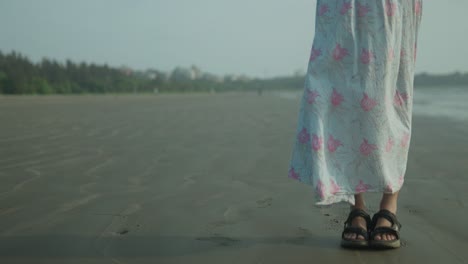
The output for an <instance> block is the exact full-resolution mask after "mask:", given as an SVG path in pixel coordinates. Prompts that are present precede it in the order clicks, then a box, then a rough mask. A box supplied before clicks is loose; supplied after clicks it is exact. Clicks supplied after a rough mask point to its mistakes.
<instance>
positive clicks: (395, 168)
mask: <svg viewBox="0 0 468 264" xmlns="http://www.w3.org/2000/svg"><path fill="white" fill-rule="evenodd" d="M422 9H423V7H422V1H421V0H383V1H375V0H317V13H316V14H317V16H318V17H317V19H316V24H315V26H316V30H315V36H314V41H313V44H312V48H311V51H310V57H309V65H308V67H309V69H308V71H307V73H308V75H307V76H306V82H305V87H304V89H305V91H304V93H303V98H302V99H303V100H301V104H302V105H301V107H300V111H299V118H298V123H297V132H296V135H295V138H294V141H295V142H294V149H293V151H292V157H291V161H290V164H289V168H288V170H289V171H288V177H289V178H291V179H294V180H298V181H300V182H302V183H305V184H309V185H311V186H313V190H314V192H315V194H316V198H317V201H316V204H318V205H328V204H333V203H338V202H348V203H351V204H353V203H354V194H356V193H362V192H395V191H398V190H400V188H401V187H402V185H403V183H404V175H405V170H406V164H407V154H408V152H409V145H410V138H411V122H409V121H411V114H412V113H411V112H410V110H411V109H412V107H411V106H412V103H413V102H412V97H411V95H412V94H413V82H412V80H413V78H414V70H415V61H416V53H417V36H418V31H419V25H420V22H421V17H422ZM396 23H399V24H396ZM384 25H386V26H388V27H390V28H392V29H395V30H391V31H387V30H382V29H383V28H384ZM402 69H404V70H402Z"/></svg>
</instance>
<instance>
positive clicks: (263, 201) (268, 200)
mask: <svg viewBox="0 0 468 264" xmlns="http://www.w3.org/2000/svg"><path fill="white" fill-rule="evenodd" d="M272 202H273V198H271V197H266V198H263V199H260V200H258V201H257V207H258V208H265V207H268V206H270V205H271V203H272Z"/></svg>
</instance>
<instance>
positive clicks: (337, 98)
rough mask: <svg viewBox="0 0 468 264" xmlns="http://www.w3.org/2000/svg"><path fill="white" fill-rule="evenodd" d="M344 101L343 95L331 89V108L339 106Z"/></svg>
mask: <svg viewBox="0 0 468 264" xmlns="http://www.w3.org/2000/svg"><path fill="white" fill-rule="evenodd" d="M343 101H344V97H343V95H342V94H341V93H340V92H338V91H337V90H336V89H335V88H333V93H332V96H331V103H332V105H333V106H335V107H336V106H340V105H341V103H342V102H343Z"/></svg>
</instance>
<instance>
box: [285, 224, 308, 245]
mask: <svg viewBox="0 0 468 264" xmlns="http://www.w3.org/2000/svg"><path fill="white" fill-rule="evenodd" d="M311 236H312V233H311V232H310V231H309V230H308V229H306V228H303V227H297V229H296V235H295V237H293V238H290V239H287V240H286V243H290V244H296V245H303V244H304V243H305V241H306V239H307V238H308V237H311Z"/></svg>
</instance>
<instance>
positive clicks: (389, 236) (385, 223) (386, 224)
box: [374, 212, 396, 241]
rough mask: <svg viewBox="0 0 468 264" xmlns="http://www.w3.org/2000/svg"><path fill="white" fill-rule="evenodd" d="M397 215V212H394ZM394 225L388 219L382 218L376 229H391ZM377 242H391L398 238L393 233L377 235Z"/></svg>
mask: <svg viewBox="0 0 468 264" xmlns="http://www.w3.org/2000/svg"><path fill="white" fill-rule="evenodd" d="M392 213H395V212H392ZM391 226H392V223H391V222H390V221H388V220H387V219H385V218H383V217H381V218H379V219H378V220H377V224H376V225H375V227H376V228H377V227H391ZM374 239H375V240H383V241H389V240H394V239H396V236H395V235H394V234H392V233H384V234H377V235H375V237H374Z"/></svg>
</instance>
